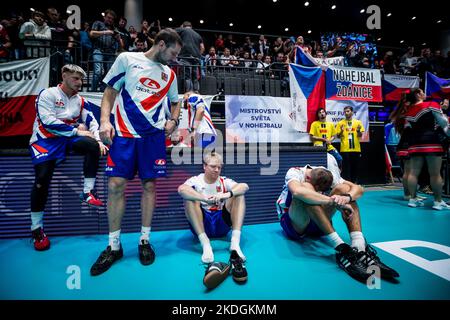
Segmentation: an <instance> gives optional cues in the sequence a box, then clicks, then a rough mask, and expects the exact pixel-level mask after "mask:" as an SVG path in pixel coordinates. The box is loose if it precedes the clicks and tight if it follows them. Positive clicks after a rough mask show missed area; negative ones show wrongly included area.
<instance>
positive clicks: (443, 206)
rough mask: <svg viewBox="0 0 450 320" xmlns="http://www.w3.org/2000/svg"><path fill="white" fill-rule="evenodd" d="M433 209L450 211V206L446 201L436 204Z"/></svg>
mask: <svg viewBox="0 0 450 320" xmlns="http://www.w3.org/2000/svg"><path fill="white" fill-rule="evenodd" d="M433 209H434V210H439V211H440V210H450V205H448V204H447V203H445V202H444V201H441V202H436V201H435V202H434V205H433Z"/></svg>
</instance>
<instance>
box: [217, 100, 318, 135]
mask: <svg viewBox="0 0 450 320" xmlns="http://www.w3.org/2000/svg"><path fill="white" fill-rule="evenodd" d="M290 110H291V98H279V97H266V96H228V95H227V96H225V119H226V142H227V143H234V142H237V143H245V142H247V143H257V142H273V143H276V142H311V140H310V138H309V134H307V133H300V132H298V131H297V130H295V129H294V127H293V125H294V122H293V121H292V119H291V118H290Z"/></svg>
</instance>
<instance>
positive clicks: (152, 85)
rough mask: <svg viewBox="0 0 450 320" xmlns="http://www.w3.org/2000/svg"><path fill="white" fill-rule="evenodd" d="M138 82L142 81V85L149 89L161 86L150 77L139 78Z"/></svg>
mask: <svg viewBox="0 0 450 320" xmlns="http://www.w3.org/2000/svg"><path fill="white" fill-rule="evenodd" d="M139 82H140V83H142V85H143V86H145V87H147V88H150V89H159V88H161V86H160V85H159V83H158V82H156V81H155V80H153V79H150V78H140V79H139Z"/></svg>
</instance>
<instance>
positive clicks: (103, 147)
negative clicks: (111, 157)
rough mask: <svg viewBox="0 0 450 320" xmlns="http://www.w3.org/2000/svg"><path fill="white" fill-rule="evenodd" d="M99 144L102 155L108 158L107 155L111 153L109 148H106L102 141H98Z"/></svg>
mask: <svg viewBox="0 0 450 320" xmlns="http://www.w3.org/2000/svg"><path fill="white" fill-rule="evenodd" d="M97 142H98V146H99V147H100V155H102V156H106V154H107V153H108V151H109V148H108V147H107V146H105V145H104V144H103V142H101V141H97Z"/></svg>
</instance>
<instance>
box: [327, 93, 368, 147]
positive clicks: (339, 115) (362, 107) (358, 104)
mask: <svg viewBox="0 0 450 320" xmlns="http://www.w3.org/2000/svg"><path fill="white" fill-rule="evenodd" d="M325 105H326V110H327V121H330V122H332V123H333V124H334V125H335V126H336V124H337V123H338V122H339V121H341V120H342V119H344V118H345V115H344V107H346V106H351V107H353V119H358V120H361V121H362V124H363V126H364V132H363V135H362V137H361V139H360V140H359V141H360V142H368V141H369V104H368V103H367V102H364V101H354V100H348V101H342V100H340V101H339V100H326V101H325ZM335 141H340V140H339V138H336V140H335Z"/></svg>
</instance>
